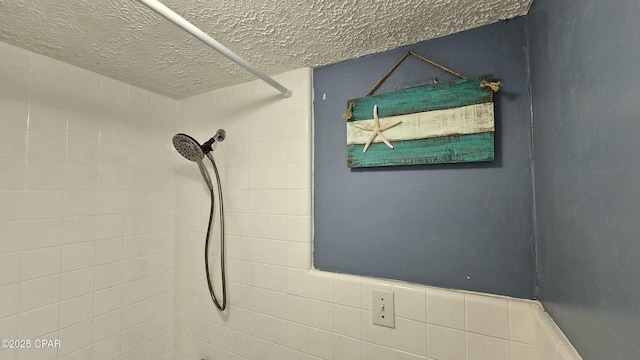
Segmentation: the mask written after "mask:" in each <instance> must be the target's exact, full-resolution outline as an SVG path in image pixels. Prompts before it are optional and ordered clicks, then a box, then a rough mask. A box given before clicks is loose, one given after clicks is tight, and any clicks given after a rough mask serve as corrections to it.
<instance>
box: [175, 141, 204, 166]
mask: <svg viewBox="0 0 640 360" xmlns="http://www.w3.org/2000/svg"><path fill="white" fill-rule="evenodd" d="M173 147H175V148H176V150H178V152H179V153H180V155H182V156H183V157H184V158H185V159H187V160H189V161H194V162H197V161H200V160H202V159H204V151H203V150H202V146H200V143H198V141H197V140H196V139H194V138H192V137H191V136H189V135H187V134H176V135H175V136H174V137H173Z"/></svg>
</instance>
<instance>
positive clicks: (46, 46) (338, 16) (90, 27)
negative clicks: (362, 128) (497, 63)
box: [0, 0, 532, 98]
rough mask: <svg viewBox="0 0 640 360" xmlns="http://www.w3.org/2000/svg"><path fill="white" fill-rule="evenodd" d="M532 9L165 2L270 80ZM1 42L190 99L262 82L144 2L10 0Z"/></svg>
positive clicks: (488, 4) (520, 2)
mask: <svg viewBox="0 0 640 360" xmlns="http://www.w3.org/2000/svg"><path fill="white" fill-rule="evenodd" d="M531 1H532V0H341V1H334V0H270V1H268V0H245V1H236V0H165V1H164V4H165V5H167V6H168V7H170V8H171V9H173V10H174V11H175V12H177V13H178V14H180V15H182V16H183V17H184V18H186V19H187V20H189V21H191V22H192V23H193V24H194V25H196V26H198V27H200V28H201V29H202V30H204V31H205V32H206V33H208V34H210V35H211V36H212V37H213V38H215V39H216V40H218V41H219V42H221V43H222V44H224V45H225V46H227V47H228V48H230V49H231V50H232V51H234V52H236V53H237V54H238V55H240V56H241V57H243V58H244V59H245V60H247V61H248V62H249V63H251V64H253V65H255V66H256V67H257V68H258V69H260V70H263V71H265V72H267V73H269V74H278V73H281V72H284V71H287V70H291V69H295V68H300V67H305V66H311V67H315V66H319V65H326V64H330V63H335V62H338V61H342V60H346V59H351V58H356V57H359V56H362V55H366V54H371V53H375V52H379V51H383V50H388V49H392V48H396V47H398V46H402V45H408V44H413V43H416V42H419V41H422V40H427V39H431V38H434V37H438V36H443V35H447V34H451V33H454V32H458V31H462V30H466V29H470V28H473V27H478V26H481V25H485V24H489V23H492V22H496V21H499V20H502V19H507V18H512V17H515V16H519V15H524V14H526V13H527V11H528V9H529V6H530V4H531ZM0 41H4V42H8V43H11V44H15V45H18V46H20V47H23V48H26V49H29V50H32V51H35V52H38V53H42V54H45V55H48V56H51V57H53V58H57V59H60V60H63V61H65V62H67V63H70V64H73V65H77V66H80V67H82V68H85V69H89V70H92V71H95V72H97V73H100V74H103V75H106V76H109V77H112V78H115V79H119V80H123V81H126V82H127V83H130V84H133V85H137V86H139V87H142V88H145V89H149V90H151V91H154V92H157V93H160V94H164V95H168V96H171V97H174V98H183V97H187V96H190V95H194V94H198V93H202V92H205V91H209V90H212V89H216V88H221V87H225V86H229V85H233V84H237V83H241V82H244V81H246V80H248V79H252V78H253V77H252V75H251V74H248V73H247V72H245V71H244V70H243V69H242V68H240V67H238V66H237V65H235V64H233V63H231V62H230V61H228V60H226V59H225V58H224V57H222V56H221V55H219V54H218V53H216V52H215V51H214V50H212V49H211V48H209V47H207V46H206V45H204V44H202V43H201V42H199V41H198V40H196V39H195V38H193V37H191V36H190V35H188V34H187V33H185V32H183V31H182V30H181V29H179V28H177V27H176V26H175V25H173V24H171V23H169V22H168V21H167V20H165V19H163V18H162V17H160V16H159V15H157V14H155V13H154V12H152V11H151V10H149V9H147V8H146V7H145V6H144V5H142V4H140V3H138V2H137V1H135V0H0Z"/></svg>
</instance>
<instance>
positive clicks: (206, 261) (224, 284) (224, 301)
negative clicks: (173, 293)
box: [200, 153, 227, 311]
mask: <svg viewBox="0 0 640 360" xmlns="http://www.w3.org/2000/svg"><path fill="white" fill-rule="evenodd" d="M207 157H208V158H209V160H210V161H211V165H213V172H214V173H215V175H216V184H217V186H218V203H219V204H220V205H219V207H220V270H221V273H222V274H221V275H222V304H220V302H219V301H218V299H217V298H216V294H215V293H214V291H213V285H212V284H211V275H210V273H209V247H210V246H209V245H210V242H211V230H212V229H213V219H214V214H215V200H214V199H215V197H214V193H213V187H212V186H209V193H210V194H211V210H210V211H209V226H207V239H206V241H205V245H204V266H205V269H206V276H207V285H208V286H209V293H210V294H211V299H212V300H213V303H214V304H215V305H216V307H217V308H218V310H220V311H224V309H226V307H227V281H226V269H225V264H224V263H225V261H224V247H225V246H224V245H225V239H224V204H223V202H222V185H221V184H220V174H219V173H218V167H217V166H216V162H215V161H214V160H213V156H211V154H210V153H207ZM202 170H203V169H202V168H200V172H201V173H202V176H203V177H204V178H205V182H206V180H207V176H205V173H204V172H203V171H202Z"/></svg>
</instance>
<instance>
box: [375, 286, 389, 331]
mask: <svg viewBox="0 0 640 360" xmlns="http://www.w3.org/2000/svg"><path fill="white" fill-rule="evenodd" d="M371 300H372V302H373V304H372V306H371V309H372V310H373V311H372V316H373V323H374V324H377V325H382V326H386V327H390V328H395V313H394V307H393V293H392V292H390V291H380V290H373V291H372V292H371Z"/></svg>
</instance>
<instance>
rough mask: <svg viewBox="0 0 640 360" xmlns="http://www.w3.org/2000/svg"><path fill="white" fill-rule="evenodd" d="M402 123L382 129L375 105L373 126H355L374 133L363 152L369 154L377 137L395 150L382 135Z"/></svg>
mask: <svg viewBox="0 0 640 360" xmlns="http://www.w3.org/2000/svg"><path fill="white" fill-rule="evenodd" d="M401 122H402V121H398V122H395V123H393V124H389V125H385V126H382V127H381V126H380V119H378V105H373V125H368V126H365V125H358V124H354V126H355V127H357V128H358V129H360V130H364V131H371V132H372V134H371V136H369V139H367V143H366V144H365V145H364V149H363V150H362V152H367V149H368V148H369V146H370V145H371V143H372V142H373V140H374V139H375V138H376V136H380V139H382V141H383V142H384V143H385V144H387V146H388V147H389V148H390V149H393V145H391V143H390V142H389V140H387V138H385V137H384V135H382V132H383V131H385V130H389V129H391V128H392V127H394V126H396V125H398V124H400V123H401Z"/></svg>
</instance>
